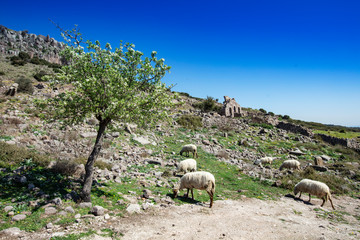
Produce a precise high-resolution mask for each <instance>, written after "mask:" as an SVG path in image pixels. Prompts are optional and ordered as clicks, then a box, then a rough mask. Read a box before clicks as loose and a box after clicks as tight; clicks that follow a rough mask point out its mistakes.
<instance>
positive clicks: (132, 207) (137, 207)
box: [126, 204, 141, 214]
mask: <svg viewBox="0 0 360 240" xmlns="http://www.w3.org/2000/svg"><path fill="white" fill-rule="evenodd" d="M126 211H127V212H128V213H130V214H132V213H140V212H141V210H140V205H139V204H130V205H129V206H128V207H127V208H126Z"/></svg>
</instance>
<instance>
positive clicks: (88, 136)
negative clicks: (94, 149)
mask: <svg viewBox="0 0 360 240" xmlns="http://www.w3.org/2000/svg"><path fill="white" fill-rule="evenodd" d="M80 136H81V137H83V138H92V137H96V136H97V132H85V133H80Z"/></svg>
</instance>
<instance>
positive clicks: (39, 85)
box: [35, 83, 44, 89]
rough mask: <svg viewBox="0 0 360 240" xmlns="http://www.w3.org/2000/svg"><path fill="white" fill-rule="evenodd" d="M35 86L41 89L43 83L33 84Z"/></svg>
mask: <svg viewBox="0 0 360 240" xmlns="http://www.w3.org/2000/svg"><path fill="white" fill-rule="evenodd" d="M35 87H36V88H37V89H43V88H44V85H42V84H41V83H39V84H37V85H35Z"/></svg>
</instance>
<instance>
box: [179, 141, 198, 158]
mask: <svg viewBox="0 0 360 240" xmlns="http://www.w3.org/2000/svg"><path fill="white" fill-rule="evenodd" d="M184 152H185V153H187V156H188V157H189V155H190V152H192V154H193V157H194V158H196V157H197V156H198V155H197V147H196V146H195V145H194V144H187V145H185V146H183V148H182V149H181V151H180V155H181V156H182V154H183V153H184Z"/></svg>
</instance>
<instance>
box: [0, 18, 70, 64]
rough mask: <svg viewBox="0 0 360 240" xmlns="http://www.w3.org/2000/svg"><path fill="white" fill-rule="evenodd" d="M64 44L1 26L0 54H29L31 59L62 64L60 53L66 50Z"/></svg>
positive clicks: (46, 37) (48, 37) (47, 37)
mask: <svg viewBox="0 0 360 240" xmlns="http://www.w3.org/2000/svg"><path fill="white" fill-rule="evenodd" d="M64 47H65V45H64V43H62V42H58V41H56V40H55V39H54V38H50V36H49V35H48V36H43V35H36V34H29V33H28V32H27V31H14V30H11V29H9V28H7V27H4V26H2V25H0V54H2V55H10V56H12V55H18V54H19V52H21V51H22V52H27V53H28V54H29V55H30V56H31V57H35V56H36V57H38V58H41V59H45V60H47V61H48V62H51V63H57V64H61V63H62V61H61V57H60V56H59V53H60V51H61V50H62V49H64Z"/></svg>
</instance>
